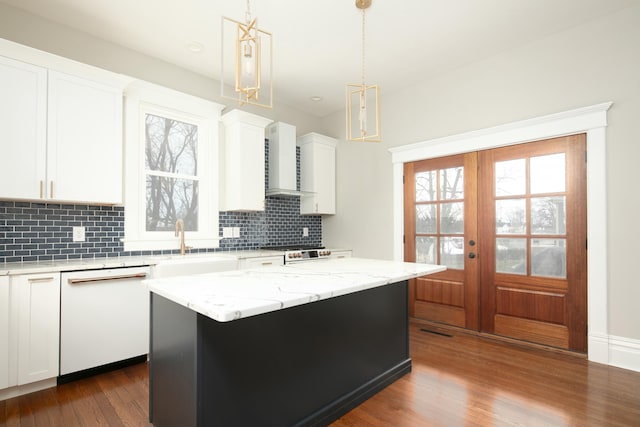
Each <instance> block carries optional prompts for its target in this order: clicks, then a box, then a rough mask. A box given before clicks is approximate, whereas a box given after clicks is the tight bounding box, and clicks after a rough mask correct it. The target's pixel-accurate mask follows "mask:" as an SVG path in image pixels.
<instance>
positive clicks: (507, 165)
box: [495, 159, 527, 197]
mask: <svg viewBox="0 0 640 427" xmlns="http://www.w3.org/2000/svg"><path fill="white" fill-rule="evenodd" d="M526 177H527V163H526V160H525V159H516V160H507V161H504V162H496V167H495V179H496V182H495V186H496V196H498V197H500V196H516V195H521V194H522V195H524V194H525V193H526V191H527V178H526Z"/></svg>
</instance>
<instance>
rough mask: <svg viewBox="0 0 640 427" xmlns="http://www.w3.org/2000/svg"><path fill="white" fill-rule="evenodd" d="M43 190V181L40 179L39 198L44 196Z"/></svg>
mask: <svg viewBox="0 0 640 427" xmlns="http://www.w3.org/2000/svg"><path fill="white" fill-rule="evenodd" d="M43 191H44V181H43V180H40V198H41V199H42V198H43V197H44V194H43Z"/></svg>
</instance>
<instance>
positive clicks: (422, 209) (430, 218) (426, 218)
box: [416, 205, 437, 234]
mask: <svg viewBox="0 0 640 427" xmlns="http://www.w3.org/2000/svg"><path fill="white" fill-rule="evenodd" d="M436 232H437V230H436V205H416V233H419V234H420V233H422V234H435V233H436Z"/></svg>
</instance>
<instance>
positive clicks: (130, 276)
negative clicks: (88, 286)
mask: <svg viewBox="0 0 640 427" xmlns="http://www.w3.org/2000/svg"><path fill="white" fill-rule="evenodd" d="M145 277H147V273H137V274H123V275H120V276H103V277H87V278H78V279H69V280H68V282H69V284H70V285H77V284H81V283H89V282H106V281H108V280H123V279H144V278H145Z"/></svg>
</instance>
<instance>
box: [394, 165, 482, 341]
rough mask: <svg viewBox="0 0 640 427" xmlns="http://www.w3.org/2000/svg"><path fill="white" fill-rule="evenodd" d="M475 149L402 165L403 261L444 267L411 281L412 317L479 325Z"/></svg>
mask: <svg viewBox="0 0 640 427" xmlns="http://www.w3.org/2000/svg"><path fill="white" fill-rule="evenodd" d="M477 159H478V155H477V153H468V154H460V155H456V156H450V157H443V158H438V159H430V160H422V161H419V162H413V163H405V165H404V179H405V182H404V184H405V186H404V197H405V209H404V212H405V219H404V222H405V242H404V243H405V248H404V253H405V260H406V261H411V262H421V263H425V264H438V265H446V266H447V270H446V271H443V272H441V273H436V274H431V275H429V276H424V277H421V278H418V279H415V280H413V281H411V284H410V292H409V295H410V301H409V304H410V305H409V312H410V314H411V315H412V316H414V317H417V318H422V319H429V320H434V321H437V322H442V323H447V324H450V325H455V326H460V327H463V328H469V329H478V327H479V317H478V316H479V314H478V308H479V307H478V303H477V301H478V298H479V288H478V261H477V258H476V257H475V256H474V255H475V253H476V240H477V237H476V234H477V213H476V210H477V201H476V193H477V192H476V171H477Z"/></svg>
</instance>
